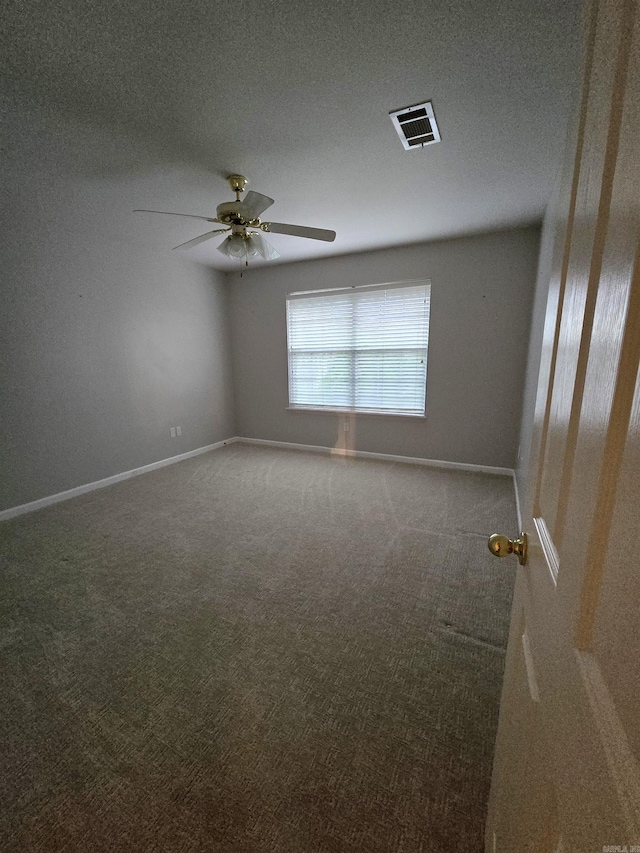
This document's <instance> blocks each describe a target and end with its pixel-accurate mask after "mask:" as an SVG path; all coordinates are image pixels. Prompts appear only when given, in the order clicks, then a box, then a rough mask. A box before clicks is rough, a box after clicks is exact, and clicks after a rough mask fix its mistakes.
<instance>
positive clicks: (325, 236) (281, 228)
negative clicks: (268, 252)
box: [263, 222, 336, 243]
mask: <svg viewBox="0 0 640 853" xmlns="http://www.w3.org/2000/svg"><path fill="white" fill-rule="evenodd" d="M263 224H264V225H266V226H267V228H266V230H267V232H269V231H272V232H273V233H274V234H291V236H292V237H309V238H310V239H311V240H326V242H327V243H333V241H334V240H335V239H336V232H335V231H328V230H327V229H326V228H307V227H306V226H304V225H285V224H284V222H264V223H263Z"/></svg>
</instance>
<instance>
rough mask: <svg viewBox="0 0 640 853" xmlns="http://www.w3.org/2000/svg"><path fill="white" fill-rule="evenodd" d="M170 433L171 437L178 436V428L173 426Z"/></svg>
mask: <svg viewBox="0 0 640 853" xmlns="http://www.w3.org/2000/svg"><path fill="white" fill-rule="evenodd" d="M169 435H170V436H171V438H175V437H176V428H175V427H171V429H170V430H169Z"/></svg>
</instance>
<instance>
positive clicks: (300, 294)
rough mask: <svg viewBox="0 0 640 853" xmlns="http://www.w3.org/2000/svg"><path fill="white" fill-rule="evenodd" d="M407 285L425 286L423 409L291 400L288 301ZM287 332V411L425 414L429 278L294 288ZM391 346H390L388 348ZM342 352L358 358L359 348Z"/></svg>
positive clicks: (415, 416) (417, 416) (416, 416)
mask: <svg viewBox="0 0 640 853" xmlns="http://www.w3.org/2000/svg"><path fill="white" fill-rule="evenodd" d="M410 287H424V288H425V289H426V303H427V317H426V341H425V347H424V349H425V359H424V360H425V369H424V402H423V409H422V412H421V413H420V412H415V411H414V412H408V411H404V412H403V411H399V410H394V409H389V410H385V409H377V408H375V409H374V408H366V407H358V406H323V405H320V404H309V405H306V404H300V403H293V402H292V400H291V397H292V383H291V375H292V370H291V364H292V358H291V356H292V352H293V350H292V347H291V345H290V322H289V304H290V302H292V301H294V300H297V299H305V298H307V299H308V298H313V297H314V296H317V297H318V298H321V297H323V296H329V295H331V294H335V295H336V296H338V295H340V294H344V293H353V292H354V291H358V292H360V293H363V294H364V293H372V292H376V291H380V290H387V291H388V290H392V289H394V290H395V289H407V288H410ZM285 324H286V332H287V341H286V346H287V392H288V405H287V406H286V410H287V411H291V412H298V413H301V412H302V413H304V412H309V413H313V414H329V415H335V414H341V415H358V416H365V415H366V416H367V417H374V418H376V417H382V418H389V417H395V418H410V419H417V420H424V419H425V418H426V417H427V414H426V406H427V386H428V381H427V380H428V365H429V337H430V325H431V279H429V278H423V279H412V280H408V281H396V282H385V283H382V284H372V285H370V284H367V285H355V286H351V287H336V288H324V289H320V290H307V291H295V292H292V293H289V294H287V297H286V317H285ZM390 349H392V348H390ZM397 349H398V350H401V349H405V350H407V349H413V347H398V348H397ZM345 352H349V353H350V355H351V358H352V359H355V358H356V357H357V353H358V350H357V349H355V348H350V349H348V350H345ZM353 391H354V392H355V384H354V385H353Z"/></svg>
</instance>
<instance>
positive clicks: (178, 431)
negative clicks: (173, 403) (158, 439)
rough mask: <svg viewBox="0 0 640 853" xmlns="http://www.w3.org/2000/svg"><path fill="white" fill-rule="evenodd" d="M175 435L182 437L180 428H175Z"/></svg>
mask: <svg viewBox="0 0 640 853" xmlns="http://www.w3.org/2000/svg"><path fill="white" fill-rule="evenodd" d="M176 435H182V427H176Z"/></svg>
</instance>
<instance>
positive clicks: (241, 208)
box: [134, 175, 336, 264]
mask: <svg viewBox="0 0 640 853" xmlns="http://www.w3.org/2000/svg"><path fill="white" fill-rule="evenodd" d="M227 181H228V183H229V186H230V187H231V189H232V190H233V192H234V193H235V194H236V200H235V201H225V202H223V203H222V204H219V205H218V207H217V208H216V215H215V216H214V217H208V216H195V215H194V214H192V213H172V212H170V211H168V210H135V211H134V213H161V214H163V215H165V216H188V217H189V218H191V219H202V220H203V221H204V222H218V223H220V224H221V225H226V226H227V227H226V228H216V229H215V230H214V231H207V233H206V234H201V235H200V236H199V237H194V238H193V239H192V240H187V241H186V243H180V245H179V246H174V247H173V248H174V249H191V248H192V247H193V246H197V245H198V244H199V243H204V242H205V240H211V239H212V238H213V237H215V236H216V235H217V234H227V235H228V236H227V237H225V239H224V240H223V241H222V243H221V244H220V245H219V246H218V251H219V252H222V254H223V255H228V256H229V257H230V258H237V259H238V260H240V261H242V260H244V261H245V263H247V264H248V262H249V258H250V257H255V256H256V255H261V256H262V257H263V258H264V259H265V260H267V261H273V260H275V258H279V257H280V253H279V252H276V250H275V249H274V248H273V246H272V245H271V244H270V243H268V242H267V241H266V240H265V239H264V237H263V236H262V233H261V232H263V231H264V232H266V233H269V232H271V233H273V234H291V236H293V237H309V238H310V239H311V240H325V241H326V242H328V243H331V242H333V241H334V240H335V239H336V232H335V231H328V230H327V229H325V228H307V227H306V226H304V225H286V224H285V223H283V222H261V220H260V214H261V213H263V212H264V211H265V210H266V209H267V208H268V207H271V205H272V204H273V199H272V198H269V196H266V195H262V194H261V193H256V192H254V191H253V190H250V191H249V192H248V193H247V194H246V196H245V197H244V198H243V199H241V198H240V194H241V193H243V192H244V190H245V187H246V185H247V179H246V178H245V177H243V176H242V175H229V177H228V178H227Z"/></svg>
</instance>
